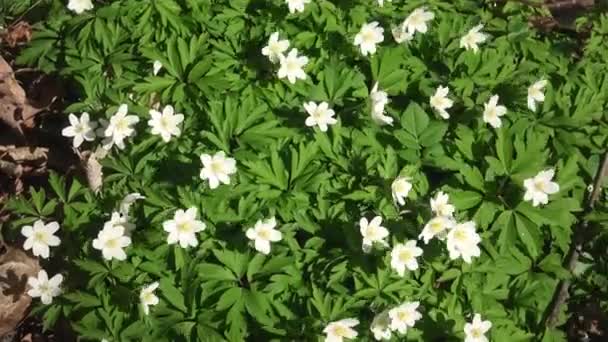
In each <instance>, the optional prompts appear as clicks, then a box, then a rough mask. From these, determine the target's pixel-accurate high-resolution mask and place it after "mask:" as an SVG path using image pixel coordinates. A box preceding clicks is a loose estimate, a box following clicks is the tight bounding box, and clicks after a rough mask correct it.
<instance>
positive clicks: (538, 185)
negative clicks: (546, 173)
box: [534, 180, 545, 192]
mask: <svg viewBox="0 0 608 342" xmlns="http://www.w3.org/2000/svg"><path fill="white" fill-rule="evenodd" d="M534 188H536V191H542V192H544V191H545V182H543V181H540V180H537V181H534Z"/></svg>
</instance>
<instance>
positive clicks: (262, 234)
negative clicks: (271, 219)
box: [258, 228, 270, 240]
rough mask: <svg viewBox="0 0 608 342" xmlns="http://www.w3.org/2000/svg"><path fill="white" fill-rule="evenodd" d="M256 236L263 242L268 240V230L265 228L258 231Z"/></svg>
mask: <svg viewBox="0 0 608 342" xmlns="http://www.w3.org/2000/svg"><path fill="white" fill-rule="evenodd" d="M258 236H259V237H260V239H263V240H270V230H269V229H267V228H262V229H260V230H259V231H258Z"/></svg>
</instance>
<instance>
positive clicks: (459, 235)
mask: <svg viewBox="0 0 608 342" xmlns="http://www.w3.org/2000/svg"><path fill="white" fill-rule="evenodd" d="M454 238H455V239H456V240H458V241H460V242H464V241H466V240H467V233H465V232H464V231H462V230H457V231H456V232H454Z"/></svg>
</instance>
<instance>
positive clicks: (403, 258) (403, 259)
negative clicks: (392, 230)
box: [391, 240, 422, 277]
mask: <svg viewBox="0 0 608 342" xmlns="http://www.w3.org/2000/svg"><path fill="white" fill-rule="evenodd" d="M421 255H422V249H421V248H419V247H418V246H416V241H415V240H409V241H407V242H406V243H405V244H402V243H398V244H396V245H395V247H393V250H392V251H391V267H392V268H393V269H394V270H395V271H397V274H399V276H401V277H403V276H404V275H405V269H406V268H407V269H408V270H410V271H414V270H417V269H418V261H417V260H416V258H417V257H419V256H421Z"/></svg>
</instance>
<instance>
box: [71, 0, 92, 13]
mask: <svg viewBox="0 0 608 342" xmlns="http://www.w3.org/2000/svg"><path fill="white" fill-rule="evenodd" d="M68 9H69V10H71V11H74V12H76V13H77V14H80V13H82V12H84V11H86V10H91V9H93V1H91V0H70V2H68Z"/></svg>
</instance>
